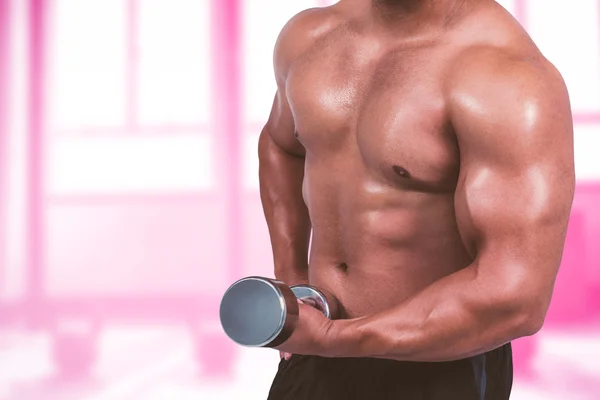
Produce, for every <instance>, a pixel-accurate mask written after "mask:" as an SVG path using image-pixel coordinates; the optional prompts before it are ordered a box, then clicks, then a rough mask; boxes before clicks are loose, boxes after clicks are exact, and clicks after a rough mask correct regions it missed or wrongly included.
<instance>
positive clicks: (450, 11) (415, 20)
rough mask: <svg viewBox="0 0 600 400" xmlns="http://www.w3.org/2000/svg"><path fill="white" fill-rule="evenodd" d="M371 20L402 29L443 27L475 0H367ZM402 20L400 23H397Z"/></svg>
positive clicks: (413, 29)
mask: <svg viewBox="0 0 600 400" xmlns="http://www.w3.org/2000/svg"><path fill="white" fill-rule="evenodd" d="M367 1H368V2H370V10H371V15H372V17H373V22H374V23H376V24H380V25H382V26H384V27H387V28H392V29H394V30H398V29H399V30H402V31H415V29H416V30H423V29H426V28H427V27H433V26H435V27H444V26H447V25H448V24H450V23H451V22H452V21H453V20H454V19H455V18H457V17H458V16H459V15H461V14H462V11H463V10H464V8H465V6H466V5H468V4H470V3H474V2H475V1H476V0H367ZM399 22H402V23H399Z"/></svg>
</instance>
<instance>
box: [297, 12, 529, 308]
mask: <svg viewBox="0 0 600 400" xmlns="http://www.w3.org/2000/svg"><path fill="white" fill-rule="evenodd" d="M343 6H344V2H342V3H340V4H339V5H337V6H334V7H332V8H331V9H322V10H319V11H317V12H318V13H321V14H320V15H316V16H314V18H321V19H322V21H323V23H322V29H321V30H322V32H321V33H320V34H319V35H318V36H316V37H315V39H314V40H313V41H312V42H311V44H310V45H309V46H308V47H307V48H306V50H305V51H303V52H302V54H301V55H300V56H299V57H297V58H296V59H295V60H294V61H293V63H292V64H291V65H290V68H289V71H288V74H287V80H286V87H285V88H286V93H287V100H288V103H289V105H290V108H291V110H292V113H293V116H294V122H295V127H296V131H297V134H298V140H299V141H300V142H301V143H302V145H303V146H304V148H305V149H306V158H305V160H306V161H305V178H304V185H303V195H304V199H305V202H306V205H307V207H308V209H309V213H310V218H311V222H312V226H313V234H312V241H311V250H310V262H309V281H310V283H311V284H313V285H316V286H319V287H323V288H324V289H327V290H329V291H331V292H332V293H333V294H334V295H335V296H336V297H337V298H338V300H339V301H340V303H341V304H342V308H343V311H344V317H346V318H353V317H358V316H363V315H370V314H373V313H376V312H378V311H382V310H385V309H388V308H390V307H393V306H394V305H397V304H399V303H401V302H402V301H403V300H405V299H407V298H408V297H410V296H411V295H414V294H415V293H416V292H418V291H420V290H422V289H423V288H425V287H426V286H428V285H430V284H431V283H433V282H434V281H436V280H438V279H440V278H442V277H444V276H447V275H449V274H451V273H453V272H455V271H457V270H459V269H461V268H464V267H466V266H467V265H469V264H470V262H471V261H472V258H473V256H474V254H470V253H471V252H470V251H469V250H468V249H467V248H466V246H465V245H464V244H463V241H462V240H461V236H460V233H459V230H458V228H457V223H456V217H455V211H454V192H455V189H456V186H457V182H458V179H459V171H460V157H459V155H460V153H459V147H458V145H457V142H456V138H455V135H454V133H453V130H452V124H451V121H450V119H449V117H448V114H449V110H448V108H449V104H448V85H449V84H450V83H449V81H450V80H451V79H452V78H451V74H452V72H451V71H452V70H453V68H455V64H456V61H457V59H459V57H461V56H463V54H468V52H469V51H473V49H476V48H477V47H478V46H496V45H497V44H502V43H507V44H509V45H512V46H514V47H515V48H516V49H517V51H523V52H527V51H531V52H532V54H534V55H535V48H534V47H533V46H532V45H531V44H530V43H529V42H527V41H526V40H525V39H522V40H520V39H519V38H520V37H521V36H520V35H522V33H521V32H520V31H517V28H516V27H515V25H514V22H513V21H512V20H511V19H510V17H509V16H508V15H507V14H506V13H505V12H504V11H503V10H501V9H500V8H499V6H497V5H495V4H493V5H491V4H490V5H488V6H486V7H487V8H485V7H484V9H483V10H479V9H478V10H476V11H474V12H478V13H480V15H477V16H475V15H463V16H462V17H461V19H460V20H459V21H454V22H453V23H452V24H450V25H449V26H448V27H447V28H446V30H445V31H444V32H439V33H435V32H432V33H428V34H425V35H423V36H422V37H411V38H409V39H403V38H394V37H393V36H392V35H384V34H382V33H381V32H376V31H374V30H373V29H372V27H371V26H369V25H368V24H367V23H365V22H364V21H362V20H361V19H360V17H358V16H355V15H353V14H351V13H348V12H347V10H346V9H345V8H344V7H343ZM336 7H337V8H336ZM485 18H489V19H490V21H495V25H494V24H492V26H491V28H492V29H494V28H495V29H496V30H497V31H496V32H493V33H492V34H489V33H486V31H485V29H484V28H485V27H486V23H485V21H484V19H485ZM482 19H483V20H482ZM512 30H515V32H513V31H512ZM486 36H489V37H490V38H493V39H489V40H488V39H487V38H486ZM519 40H520V41H519ZM521 48H522V49H521ZM481 84H482V85H485V82H481ZM476 107H477V104H473V108H474V112H476Z"/></svg>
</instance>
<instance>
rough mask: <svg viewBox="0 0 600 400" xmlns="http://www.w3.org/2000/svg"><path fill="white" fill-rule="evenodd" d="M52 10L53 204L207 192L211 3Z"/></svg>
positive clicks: (122, 3)
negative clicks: (94, 197)
mask: <svg viewBox="0 0 600 400" xmlns="http://www.w3.org/2000/svg"><path fill="white" fill-rule="evenodd" d="M50 4H51V5H52V7H51V8H50V19H49V30H50V35H49V37H50V40H49V44H48V56H49V58H48V66H47V67H48V69H47V73H48V75H47V77H48V87H47V88H48V96H47V99H48V102H47V104H48V114H47V117H48V119H47V122H48V135H47V136H48V138H49V143H48V146H47V151H48V153H49V154H48V161H49V164H48V166H47V167H48V171H49V175H48V177H47V178H48V190H49V192H50V194H52V195H59V196H64V195H69V194H122V193H123V192H143V193H147V192H152V193H154V192H161V191H163V192H164V191H169V192H170V191H174V190H175V191H177V190H179V191H189V190H205V189H208V188H210V187H211V186H212V185H213V183H214V182H213V177H212V175H213V174H212V172H213V170H214V168H213V163H212V160H211V154H212V153H213V152H212V151H211V148H212V146H213V145H214V141H213V138H212V135H209V134H208V133H209V132H210V131H211V129H210V124H211V118H210V108H211V107H210V101H211V94H212V93H213V92H212V91H211V85H210V67H211V62H210V61H208V60H211V59H212V58H211V54H210V49H211V31H210V7H209V6H210V1H209V0H53V1H52V2H51V3H50Z"/></svg>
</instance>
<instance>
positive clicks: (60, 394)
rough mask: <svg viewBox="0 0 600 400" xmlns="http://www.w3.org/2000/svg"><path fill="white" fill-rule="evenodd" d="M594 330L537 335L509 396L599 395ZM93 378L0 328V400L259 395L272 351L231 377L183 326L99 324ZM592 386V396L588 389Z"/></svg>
mask: <svg viewBox="0 0 600 400" xmlns="http://www.w3.org/2000/svg"><path fill="white" fill-rule="evenodd" d="M598 332H600V331H599V330H598V329H597V328H594V329H591V330H590V329H589V328H586V329H581V330H579V331H577V332H573V331H569V332H568V334H567V333H566V332H563V333H556V332H546V331H543V332H542V333H541V334H540V346H539V353H538V355H537V356H536V358H535V361H534V363H533V364H534V370H535V374H534V377H532V378H530V379H528V380H523V379H519V378H517V380H516V382H515V386H514V391H513V396H512V399H514V400H538V399H539V400H542V399H543V400H555V399H556V400H564V399H569V400H579V399H581V400H594V399H596V400H597V399H598V398H600V397H599V395H598V393H600V333H598ZM98 343H99V346H100V357H99V360H98V363H97V365H96V367H95V369H94V373H93V376H94V378H90V379H81V380H77V381H74V380H71V381H69V382H64V381H61V380H60V379H57V378H54V377H53V376H54V367H53V365H52V362H51V360H50V358H49V347H50V338H49V336H48V335H45V334H29V335H28V334H24V333H23V332H6V331H4V332H2V333H0V399H2V400H5V399H6V400H80V399H81V400H104V399H127V400H129V399H131V400H134V399H135V400H157V399H164V400H173V399H177V400H185V399H195V400H197V399H215V400H217V399H218V400H225V399H236V400H237V399H248V400H252V399H256V400H259V399H260V400H263V399H265V398H266V394H267V392H268V389H269V386H270V383H271V379H272V377H273V376H274V374H275V371H276V368H277V360H278V356H277V353H276V352H274V351H271V350H266V349H255V350H250V349H240V352H239V357H238V362H237V363H236V366H235V369H234V372H233V374H232V376H231V377H227V378H215V377H214V376H212V377H211V376H204V375H203V374H202V373H201V372H200V371H201V370H202V366H198V365H197V364H196V362H195V360H194V350H193V345H192V341H191V336H190V335H189V334H188V332H187V331H186V330H185V329H183V328H176V327H175V328H168V327H164V326H163V327H156V328H151V327H147V326H146V327H139V326H137V327H136V326H133V327H132V326H122V327H111V328H107V329H105V331H104V332H103V334H102V335H101V337H100V340H99V342H98ZM594 393H595V395H594Z"/></svg>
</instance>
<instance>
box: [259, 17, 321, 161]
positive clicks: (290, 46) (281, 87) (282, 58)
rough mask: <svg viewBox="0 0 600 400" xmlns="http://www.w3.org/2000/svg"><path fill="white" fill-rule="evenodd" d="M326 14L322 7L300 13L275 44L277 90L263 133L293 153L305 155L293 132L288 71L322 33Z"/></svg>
mask: <svg viewBox="0 0 600 400" xmlns="http://www.w3.org/2000/svg"><path fill="white" fill-rule="evenodd" d="M324 16H325V13H324V11H323V10H322V9H309V10H305V11H303V12H301V13H299V14H298V15H296V16H294V17H293V18H292V19H291V20H290V21H289V22H288V23H287V24H286V25H285V26H284V28H283V29H282V31H281V33H280V34H279V37H278V38H277V42H276V44H275V51H274V55H273V66H274V70H275V80H276V82H277V93H276V94H275V99H274V101H273V106H272V108H271V113H270V115H269V119H268V121H267V124H266V126H265V129H264V132H263V135H264V134H267V135H269V138H271V140H272V142H274V143H275V144H277V145H278V147H280V148H281V149H282V150H284V151H286V152H288V153H290V154H294V155H303V154H304V147H303V146H302V144H300V142H299V141H298V140H297V139H296V137H295V136H294V133H295V124H294V116H293V114H292V110H291V108H290V104H289V102H288V95H287V91H286V81H287V75H288V72H289V70H290V67H291V65H292V63H293V62H294V61H295V60H296V59H297V58H298V57H299V56H300V55H301V54H302V53H303V52H304V51H305V50H306V48H307V47H308V46H310V44H311V43H312V42H313V41H314V40H315V36H317V35H319V34H321V32H322V30H323V28H324V22H325V21H324V19H323V18H324Z"/></svg>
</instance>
